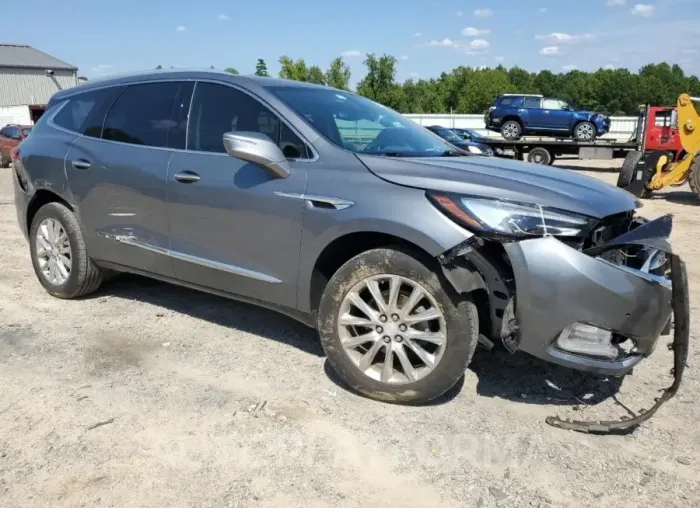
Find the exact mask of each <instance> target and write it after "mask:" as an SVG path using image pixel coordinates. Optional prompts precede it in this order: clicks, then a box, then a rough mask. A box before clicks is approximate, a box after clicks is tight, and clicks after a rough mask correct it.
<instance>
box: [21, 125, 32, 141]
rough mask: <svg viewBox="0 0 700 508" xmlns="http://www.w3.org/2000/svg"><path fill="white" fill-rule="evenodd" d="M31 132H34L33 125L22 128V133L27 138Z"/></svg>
mask: <svg viewBox="0 0 700 508" xmlns="http://www.w3.org/2000/svg"><path fill="white" fill-rule="evenodd" d="M30 132H32V128H31V127H26V128H24V129H22V134H24V137H25V138H26V137H27V136H29V133H30Z"/></svg>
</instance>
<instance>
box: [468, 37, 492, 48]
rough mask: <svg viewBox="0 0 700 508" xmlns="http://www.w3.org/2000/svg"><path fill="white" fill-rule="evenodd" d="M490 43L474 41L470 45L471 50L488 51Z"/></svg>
mask: <svg viewBox="0 0 700 508" xmlns="http://www.w3.org/2000/svg"><path fill="white" fill-rule="evenodd" d="M489 46H490V44H489V41H487V40H484V39H474V40H473V41H471V42H470V43H469V49H488V47H489Z"/></svg>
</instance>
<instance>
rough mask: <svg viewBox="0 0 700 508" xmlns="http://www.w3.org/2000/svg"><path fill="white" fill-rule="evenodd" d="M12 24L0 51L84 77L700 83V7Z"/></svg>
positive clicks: (36, 4) (203, 5) (691, 2)
mask: <svg viewBox="0 0 700 508" xmlns="http://www.w3.org/2000/svg"><path fill="white" fill-rule="evenodd" d="M159 5H160V6H159ZM12 19H14V20H16V21H15V22H11V23H4V24H3V30H2V33H1V35H0V41H2V42H6V43H26V44H30V45H32V46H34V47H36V48H38V49H41V50H43V51H45V52H47V53H49V54H51V55H53V56H56V57H57V58H60V59H62V60H66V61H68V62H70V63H72V64H74V65H76V66H78V67H79V68H80V73H81V74H82V75H85V76H88V77H97V76H104V75H109V74H113V73H122V72H129V71H134V70H143V69H149V68H153V67H155V66H156V65H158V64H161V65H163V66H170V65H172V66H175V67H208V66H209V65H213V66H214V67H216V68H219V69H221V68H224V67H227V66H233V67H235V68H237V69H238V70H239V71H240V72H241V73H243V74H247V73H251V72H253V71H254V67H255V62H256V60H257V58H264V59H265V60H266V62H267V64H268V68H269V70H270V71H271V73H272V74H273V75H276V74H277V71H278V68H279V66H278V64H277V60H278V58H279V57H280V56H281V55H288V56H290V57H291V58H294V59H297V58H301V57H303V58H304V59H305V60H306V62H307V63H308V64H309V65H313V64H317V65H320V66H322V67H323V68H325V67H326V66H327V64H328V62H330V60H331V59H333V58H335V57H336V56H339V55H344V56H345V60H346V62H347V63H348V64H349V65H350V68H351V69H352V71H353V77H352V82H353V83H354V82H356V81H357V80H359V79H360V78H361V77H362V75H363V70H364V67H363V65H362V60H363V55H364V53H366V52H374V53H377V54H382V53H388V54H391V55H394V56H396V57H397V58H398V59H399V63H398V76H397V78H398V79H399V80H404V79H407V78H409V77H414V78H415V77H423V78H428V77H436V76H439V74H440V72H442V71H448V70H450V69H452V68H454V67H456V66H458V65H471V66H495V65H497V64H498V63H503V64H504V65H506V66H507V67H510V66H513V65H516V64H517V65H519V66H521V67H524V68H526V69H528V70H533V71H537V70H540V69H544V68H546V69H551V70H553V71H555V72H563V71H566V70H568V69H573V68H579V69H582V70H592V69H597V68H599V67H604V66H609V67H628V68H630V69H633V70H636V69H638V68H639V67H640V66H641V65H643V64H645V63H649V62H659V61H663V60H666V61H669V62H672V63H678V64H680V65H681V66H682V67H683V68H684V69H685V70H686V72H690V73H694V74H700V58H699V57H700V0H585V1H581V0H478V1H474V0H468V1H467V0H460V1H455V0H403V1H400V0H353V1H352V2H350V1H342V2H340V1H337V0H325V1H324V0H259V1H247V2H243V1H240V0H239V1H233V0H228V1H221V0H216V1H215V0H199V1H197V2H194V1H191V0H190V1H184V0H170V1H168V2H167V3H166V2H156V1H155V0H150V1H149V0H140V1H136V0H120V1H116V2H108V1H102V0H99V1H98V0H92V1H87V0H73V1H71V0H66V1H63V2H57V1H55V0H33V1H31V2H30V1H27V2H15V3H13V6H12ZM17 20H25V21H26V22H17Z"/></svg>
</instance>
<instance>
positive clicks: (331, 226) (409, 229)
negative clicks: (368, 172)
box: [297, 177, 473, 312]
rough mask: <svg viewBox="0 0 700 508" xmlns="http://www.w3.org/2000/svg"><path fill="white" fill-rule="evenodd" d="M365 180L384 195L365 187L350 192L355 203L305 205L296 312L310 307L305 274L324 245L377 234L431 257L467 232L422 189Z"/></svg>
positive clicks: (308, 281) (309, 272) (309, 273)
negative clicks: (341, 206)
mask: <svg viewBox="0 0 700 508" xmlns="http://www.w3.org/2000/svg"><path fill="white" fill-rule="evenodd" d="M368 183H369V186H370V187H371V186H379V187H382V188H385V189H386V193H387V196H386V199H383V198H382V194H381V193H379V194H378V193H376V192H372V191H371V189H366V192H363V193H357V194H356V193H352V195H354V196H356V198H355V199H356V201H355V203H354V204H353V206H350V207H349V208H346V209H344V210H332V209H327V208H326V209H323V208H316V207H314V206H313V205H310V204H308V203H307V204H306V205H305V206H306V209H305V211H304V228H303V232H302V244H301V256H300V261H299V286H298V291H297V308H298V310H300V311H302V312H310V311H311V303H310V301H311V278H312V277H311V276H312V273H313V270H314V267H315V265H316V262H317V261H318V259H319V257H320V256H321V255H322V253H323V251H324V250H325V249H326V247H328V246H329V245H330V244H331V243H333V242H334V241H336V240H338V239H340V238H342V237H345V236H347V235H352V234H356V233H383V234H385V235H391V236H394V237H396V238H399V239H401V240H403V241H405V242H409V243H411V244H413V245H415V246H417V247H419V248H420V249H422V250H423V251H425V252H426V253H428V254H429V255H430V256H433V257H437V256H439V255H440V254H442V253H444V252H445V251H447V250H449V249H451V248H453V247H455V246H456V245H458V244H460V243H462V242H464V241H465V240H467V239H469V238H471V237H472V236H473V233H470V232H469V231H467V230H465V229H463V228H461V227H460V226H458V225H457V224H455V223H454V222H453V221H452V220H450V219H449V218H447V217H446V216H445V215H444V214H443V213H442V212H440V211H439V210H438V209H437V208H436V207H435V206H434V205H432V204H431V203H430V202H429V201H428V199H427V197H426V196H425V191H423V190H420V189H413V188H410V187H402V186H398V185H393V184H389V183H387V182H384V181H382V180H380V179H377V178H374V177H372V180H369V181H368ZM389 193H390V194H391V196H389V195H388V194H389Z"/></svg>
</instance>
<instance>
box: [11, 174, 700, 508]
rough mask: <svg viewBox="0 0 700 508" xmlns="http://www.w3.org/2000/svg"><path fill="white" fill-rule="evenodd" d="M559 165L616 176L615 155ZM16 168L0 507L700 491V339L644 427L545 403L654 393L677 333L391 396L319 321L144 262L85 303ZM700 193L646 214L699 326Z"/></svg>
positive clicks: (644, 401) (537, 502)
mask: <svg viewBox="0 0 700 508" xmlns="http://www.w3.org/2000/svg"><path fill="white" fill-rule="evenodd" d="M558 164H559V165H561V166H566V168H565V169H562V171H566V170H578V171H581V170H588V171H590V172H591V174H593V175H595V176H596V177H599V178H602V179H604V180H606V181H610V182H614V181H615V179H616V177H617V176H616V173H615V169H614V168H613V166H612V165H611V164H609V163H600V164H595V166H597V167H598V169H594V168H593V167H592V166H593V164H592V163H590V162H588V163H587V164H586V165H585V166H584V165H583V164H581V163H579V162H578V161H571V162H569V161H561V162H559V163H558ZM615 167H617V164H616V165H615ZM10 174H11V173H10V171H9V170H4V171H2V172H0V235H1V236H0V237H1V238H2V242H1V243H0V266H3V267H4V268H3V270H2V271H0V505H2V506H6V507H14V506H31V507H35V506H52V507H53V506H59V507H62V506H118V507H120V508H121V507H130V506H148V507H152V506H168V507H180V506H193V507H194V506H197V507H226V506H261V507H264V506H284V507H293V506H304V507H313V506H328V505H333V506H358V507H359V506H363V507H364V506H371V505H375V506H392V507H400V506H412V507H413V506H484V507H488V506H513V507H522V506H615V507H623V506H664V507H671V506H678V507H688V506H700V454H699V453H698V451H699V450H700V430H699V429H700V425H698V423H697V422H698V420H699V419H700V405H699V404H698V387H699V385H700V377H699V376H698V371H697V368H696V364H697V362H698V360H699V359H700V358H699V355H698V352H697V350H696V349H691V353H690V367H689V369H688V370H687V371H686V376H685V381H684V384H683V385H682V387H681V390H680V393H679V395H678V396H677V397H676V398H675V399H673V400H672V401H671V402H669V403H668V404H667V405H665V406H664V407H663V408H662V409H661V411H660V412H659V413H658V414H657V415H656V416H655V417H654V418H653V419H652V420H651V421H650V422H648V423H647V424H645V425H644V426H643V427H641V428H640V429H638V430H637V431H636V432H634V433H632V434H629V435H626V436H607V437H601V436H589V435H582V434H576V433H571V432H565V431H561V430H557V429H553V428H551V427H549V426H547V425H546V424H545V423H544V419H545V417H547V416H548V415H552V414H559V415H563V416H567V417H575V418H579V419H581V418H590V417H604V418H608V417H615V418H617V417H620V416H622V415H624V414H625V407H630V408H633V409H635V410H636V409H639V408H643V407H649V406H650V405H651V401H652V399H653V397H655V396H656V393H657V392H656V390H657V389H658V388H659V387H661V386H667V385H669V384H670V382H671V378H670V376H669V375H668V371H669V368H670V365H671V354H670V353H669V352H668V351H667V349H666V348H665V347H659V348H657V351H656V352H655V353H654V355H653V356H652V358H651V359H650V360H647V362H646V363H645V364H643V365H642V366H641V367H640V368H638V369H637V370H636V371H635V373H634V375H633V376H630V377H628V378H626V379H624V381H623V382H622V383H621V384H620V383H616V382H612V381H610V380H596V379H590V378H585V377H583V376H581V375H579V374H576V373H572V372H569V371H566V370H564V369H559V368H557V367H554V366H550V365H547V364H544V363H542V362H539V361H537V360H534V359H530V358H528V357H524V356H509V355H503V356H499V355H495V354H492V353H488V352H484V351H479V352H478V353H477V355H476V356H475V359H474V361H473V363H472V365H471V366H470V369H469V370H468V371H467V373H466V376H465V379H464V382H463V383H461V384H460V385H459V386H458V387H457V389H456V390H454V392H453V393H451V394H450V395H449V396H448V397H445V398H444V399H442V400H439V401H437V402H436V403H435V404H432V405H430V406H425V407H402V406H392V405H387V404H382V403H378V402H373V401H370V400H367V399H364V398H361V397H358V396H356V395H354V394H352V393H349V392H348V391H346V390H345V389H344V388H342V387H341V386H340V385H339V384H338V382H337V380H336V378H335V377H334V376H333V374H332V373H331V372H330V370H329V369H328V367H327V364H326V360H325V358H324V356H323V353H322V351H321V348H320V347H319V344H318V340H317V336H315V334H314V332H312V331H311V330H309V329H306V328H305V327H303V326H301V325H299V324H297V323H295V322H293V321H291V320H289V319H287V318H285V317H282V316H278V315H276V314H273V313H271V312H268V311H264V310H260V309H257V308H254V307H251V306H248V305H243V304H239V303H236V302H232V301H228V300H225V299H221V298H217V297H212V296H209V295H205V294H200V293H197V292H193V291H190V290H187V289H181V288H177V287H172V286H168V285H165V284H161V283H158V282H154V281H150V280H147V279H143V278H138V277H132V276H124V277H121V278H118V279H116V280H114V281H112V282H111V283H108V284H105V285H104V286H103V288H102V289H101V290H100V291H99V292H98V293H97V294H96V295H94V296H93V297H90V298H87V299H85V300H82V301H62V300H58V299H54V298H51V297H50V296H48V295H47V294H46V293H45V292H44V290H43V289H42V288H41V286H40V285H39V283H38V282H37V281H36V279H35V276H34V273H33V271H32V268H31V264H30V260H29V254H28V247H27V245H26V243H25V241H24V239H23V237H22V236H21V233H20V231H19V229H18V227H17V225H16V219H15V209H14V204H13V198H12V186H11V180H10ZM697 204H700V200H697V199H696V198H695V197H694V196H693V195H692V194H690V192H689V191H688V189H687V188H685V187H683V188H680V190H677V189H674V190H673V191H672V192H666V193H661V194H660V195H659V196H658V197H657V198H656V199H652V200H650V201H648V202H646V203H645V206H644V210H643V212H644V213H645V215H647V216H648V217H656V216H659V215H661V214H663V213H668V212H672V213H674V214H675V217H676V218H675V220H676V222H675V226H676V228H675V230H674V233H673V238H672V240H673V242H674V245H675V248H676V249H677V251H678V252H679V253H680V254H681V255H682V256H684V258H685V259H686V261H687V263H688V270H689V276H690V284H691V309H692V311H691V312H692V316H691V320H692V323H691V324H692V328H691V330H695V329H698V326H697V324H698V316H700V314H698V313H697V312H695V311H696V306H697V302H698V300H699V299H698V294H699V292H700V286H698V281H700V273H699V271H700V261H698V260H699V259H700V256H699V255H698V250H699V248H700V243H699V242H698V236H696V235H698V233H700V224H699V222H700V217H698V215H697V211H698V210H699V209H698V208H697V207H696V205H697ZM693 339H695V337H693ZM547 381H550V382H551V383H553V384H554V385H556V386H558V387H560V390H556V389H553V388H552V387H551V386H550V385H549V384H548V383H547Z"/></svg>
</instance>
